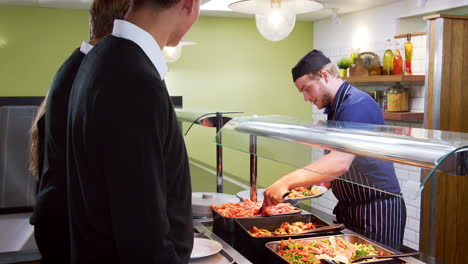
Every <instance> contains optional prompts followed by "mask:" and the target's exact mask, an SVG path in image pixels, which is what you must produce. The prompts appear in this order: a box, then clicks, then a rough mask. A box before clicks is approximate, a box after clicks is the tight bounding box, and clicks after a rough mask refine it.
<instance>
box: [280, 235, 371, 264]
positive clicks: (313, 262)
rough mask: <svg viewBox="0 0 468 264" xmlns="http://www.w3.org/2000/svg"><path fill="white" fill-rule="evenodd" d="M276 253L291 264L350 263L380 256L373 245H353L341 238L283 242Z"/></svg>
mask: <svg viewBox="0 0 468 264" xmlns="http://www.w3.org/2000/svg"><path fill="white" fill-rule="evenodd" d="M276 253H278V254H279V255H280V256H282V257H283V258H284V259H286V260H287V261H288V262H289V263H291V264H318V263H320V259H331V260H334V261H336V262H338V261H340V262H343V263H350V262H351V261H352V260H353V259H356V258H359V257H363V256H376V255H379V253H378V252H377V250H375V248H374V246H372V245H366V244H352V243H349V242H347V241H345V240H344V239H342V238H340V237H329V238H328V239H314V240H293V239H288V240H282V241H281V242H280V244H279V245H278V249H277V251H276ZM369 260H375V259H369ZM364 261H366V260H364Z"/></svg>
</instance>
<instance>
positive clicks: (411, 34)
mask: <svg viewBox="0 0 468 264" xmlns="http://www.w3.org/2000/svg"><path fill="white" fill-rule="evenodd" d="M408 35H410V36H411V37H414V36H425V35H426V32H416V33H408V34H401V35H396V36H394V37H393V38H396V39H397V38H406V37H407V36H408Z"/></svg>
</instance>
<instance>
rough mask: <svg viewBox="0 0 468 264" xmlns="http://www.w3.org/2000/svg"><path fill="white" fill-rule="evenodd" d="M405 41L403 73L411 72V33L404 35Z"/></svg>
mask: <svg viewBox="0 0 468 264" xmlns="http://www.w3.org/2000/svg"><path fill="white" fill-rule="evenodd" d="M406 39H407V42H406V43H405V74H408V75H410V74H413V70H412V69H411V61H412V58H413V43H411V34H408V35H406Z"/></svg>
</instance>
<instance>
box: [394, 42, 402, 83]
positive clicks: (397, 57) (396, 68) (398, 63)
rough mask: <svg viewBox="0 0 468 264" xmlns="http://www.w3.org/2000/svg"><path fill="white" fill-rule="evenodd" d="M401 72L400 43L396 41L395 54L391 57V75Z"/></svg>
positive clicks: (400, 73)
mask: <svg viewBox="0 0 468 264" xmlns="http://www.w3.org/2000/svg"><path fill="white" fill-rule="evenodd" d="M402 74H403V58H402V57H401V52H400V43H398V42H397V44H396V49H395V56H394V57H393V75H402Z"/></svg>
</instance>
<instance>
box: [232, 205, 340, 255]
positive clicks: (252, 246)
mask: <svg viewBox="0 0 468 264" xmlns="http://www.w3.org/2000/svg"><path fill="white" fill-rule="evenodd" d="M235 222H236V228H237V229H236V230H238V232H237V237H238V239H237V240H236V245H235V247H236V249H237V250H239V252H241V253H242V254H243V255H244V256H245V257H247V258H248V259H249V260H250V261H252V262H253V263H271V261H272V260H271V256H270V253H269V250H268V249H267V248H265V244H266V243H268V242H270V241H276V240H279V239H288V238H290V237H292V238H304V237H314V236H324V235H325V234H330V235H332V234H339V233H340V232H339V230H334V231H324V232H317V233H306V234H296V235H283V236H273V237H254V236H251V235H250V234H249V232H248V230H249V229H250V228H251V227H253V226H256V227H257V228H262V229H267V230H270V231H274V230H276V229H277V228H279V227H280V226H281V224H282V223H283V222H289V223H293V222H304V223H309V222H312V223H314V224H316V225H317V227H322V226H329V224H327V223H326V222H325V221H323V220H322V219H320V218H318V217H317V216H315V215H313V214H300V215H287V216H275V217H263V218H260V219H259V218H238V219H235ZM273 260H274V259H273Z"/></svg>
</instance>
